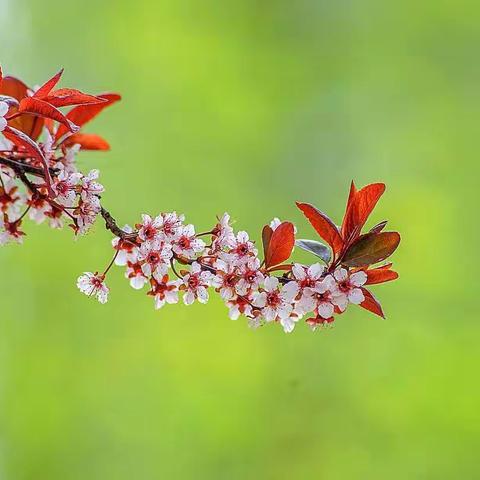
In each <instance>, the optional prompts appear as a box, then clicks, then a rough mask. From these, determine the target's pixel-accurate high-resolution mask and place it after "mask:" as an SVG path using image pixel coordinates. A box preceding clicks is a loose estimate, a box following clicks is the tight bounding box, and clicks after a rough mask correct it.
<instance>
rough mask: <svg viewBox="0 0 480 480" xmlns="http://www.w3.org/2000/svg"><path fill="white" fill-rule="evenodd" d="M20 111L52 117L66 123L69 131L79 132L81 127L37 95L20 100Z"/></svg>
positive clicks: (63, 123)
mask: <svg viewBox="0 0 480 480" xmlns="http://www.w3.org/2000/svg"><path fill="white" fill-rule="evenodd" d="M19 112H26V113H31V114H33V115H39V116H41V117H44V118H51V119H52V120H55V121H56V122H59V123H61V124H62V125H65V126H66V127H67V128H68V130H69V131H71V132H78V130H79V127H78V126H77V125H75V124H74V123H73V122H71V121H70V120H69V119H68V118H67V117H66V116H65V115H64V114H63V113H62V112H61V111H60V110H58V109H56V108H55V107H53V106H52V105H50V104H49V103H47V102H45V101H43V100H40V99H39V98H35V97H27V98H24V99H22V100H21V101H20V107H19Z"/></svg>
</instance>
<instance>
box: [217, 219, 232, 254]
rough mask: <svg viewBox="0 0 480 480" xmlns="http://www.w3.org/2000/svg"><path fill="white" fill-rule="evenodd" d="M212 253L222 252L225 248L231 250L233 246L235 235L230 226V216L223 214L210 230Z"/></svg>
mask: <svg viewBox="0 0 480 480" xmlns="http://www.w3.org/2000/svg"><path fill="white" fill-rule="evenodd" d="M212 236H213V241H212V251H214V252H215V251H219V250H224V249H226V248H233V247H234V245H235V234H234V233H233V228H232V227H231V225H230V215H229V214H228V213H224V214H223V215H222V218H220V219H219V221H218V223H217V224H216V225H215V227H214V229H213V230H212Z"/></svg>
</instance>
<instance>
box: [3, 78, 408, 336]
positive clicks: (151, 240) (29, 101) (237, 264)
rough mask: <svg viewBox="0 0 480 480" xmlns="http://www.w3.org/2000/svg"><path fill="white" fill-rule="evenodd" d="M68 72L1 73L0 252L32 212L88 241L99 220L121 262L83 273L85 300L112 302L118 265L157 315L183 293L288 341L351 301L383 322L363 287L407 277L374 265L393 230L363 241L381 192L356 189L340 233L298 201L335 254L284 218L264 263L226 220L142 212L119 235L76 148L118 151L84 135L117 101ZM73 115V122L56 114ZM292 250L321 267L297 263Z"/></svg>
mask: <svg viewBox="0 0 480 480" xmlns="http://www.w3.org/2000/svg"><path fill="white" fill-rule="evenodd" d="M61 74H62V72H59V73H58V74H57V75H55V76H54V77H52V78H51V79H50V80H48V81H47V82H46V83H45V84H43V85H42V86H41V87H38V88H33V89H30V88H28V87H27V86H26V85H25V84H24V83H23V82H21V81H20V80H18V79H16V78H14V77H3V76H2V72H1V69H0V133H1V134H2V135H0V210H1V214H2V215H1V217H0V244H5V243H8V242H16V243H21V242H22V239H23V237H24V235H25V233H24V232H23V231H22V229H21V224H22V221H23V219H24V218H25V217H26V216H27V215H28V217H29V218H30V219H31V220H33V221H34V222H36V223H42V222H44V221H45V220H48V223H49V225H50V226H51V227H53V228H61V227H62V226H63V224H64V220H68V221H69V226H70V227H71V228H72V229H73V230H74V232H75V234H76V235H80V234H84V233H86V232H87V231H88V230H89V228H90V227H91V226H92V225H93V223H94V222H95V220H96V218H97V217H98V216H99V215H101V216H102V217H103V219H104V221H105V226H106V228H107V229H108V230H110V231H111V232H112V233H113V234H114V236H115V238H114V239H113V240H112V245H113V249H114V255H113V258H112V260H111V262H110V263H109V265H108V266H107V268H106V269H105V270H104V271H103V272H102V273H99V272H95V273H92V272H85V273H84V274H83V275H81V276H80V277H79V278H78V280H77V286H78V288H79V289H80V291H82V292H83V293H85V294H86V295H88V296H94V297H96V298H97V299H98V300H99V301H100V302H101V303H105V302H106V301H107V298H108V294H109V288H108V286H107V285H106V283H105V278H106V275H107V274H108V272H109V271H110V269H111V267H112V266H113V265H114V264H116V265H119V266H123V267H125V276H126V277H127V278H128V280H129V282H130V285H131V286H132V287H133V288H134V289H137V290H140V289H144V288H145V289H146V291H147V294H148V295H149V296H152V297H153V299H154V305H155V308H157V309H159V308H161V307H163V306H164V305H165V304H166V303H177V302H178V301H179V297H180V296H181V298H182V299H183V302H184V303H185V304H186V305H191V304H192V303H194V302H195V301H198V302H200V303H206V302H207V301H208V299H209V292H210V291H211V290H214V291H216V292H217V293H219V295H220V296H221V298H222V299H223V301H224V302H225V304H226V306H227V307H228V309H229V316H230V318H232V319H234V320H236V319H238V318H239V317H240V315H243V316H245V317H246V318H247V319H248V323H249V325H250V326H252V327H258V326H260V325H263V324H265V323H270V322H275V323H278V324H279V325H281V326H282V327H283V329H284V331H285V332H291V331H292V330H293V329H294V327H295V325H296V323H297V322H298V321H299V320H300V319H302V318H303V317H307V318H306V322H307V323H308V324H309V325H310V326H311V327H312V328H314V329H315V328H317V327H319V326H324V325H329V324H331V323H332V322H333V321H334V316H335V315H339V314H342V313H343V312H344V311H345V310H346V308H347V306H348V305H349V304H350V303H352V304H356V305H359V306H361V307H362V308H365V309H367V310H369V311H371V312H373V313H375V314H377V315H379V316H381V317H384V314H383V310H382V308H381V306H380V304H379V302H378V301H377V300H376V299H375V297H374V296H373V294H372V293H371V292H370V291H369V290H367V289H366V286H367V285H371V284H376V283H383V282H387V281H390V280H394V279H396V278H397V277H398V275H397V273H396V272H394V271H393V270H391V263H386V264H382V265H380V266H376V267H375V266H374V265H376V264H379V263H380V262H383V261H384V260H385V259H386V258H388V257H389V256H390V255H391V254H392V253H393V252H394V251H395V249H396V248H397V246H398V243H399V241H400V236H399V235H398V233H397V232H384V231H383V230H384V228H385V225H386V222H381V223H379V224H377V225H375V226H374V227H373V228H372V229H370V230H369V231H368V232H366V233H364V234H362V232H361V231H362V228H363V226H364V225H365V223H366V221H367V219H368V217H369V215H370V213H371V212H372V210H373V208H374V206H375V205H376V203H377V201H378V200H379V198H380V196H381V195H382V194H383V192H384V190H385V185H384V184H382V183H375V184H371V185H367V186H366V187H364V188H362V189H360V190H357V189H356V187H355V185H354V184H353V182H352V185H351V188H350V194H349V198H348V202H347V207H346V211H345V215H344V218H343V222H342V225H341V227H337V226H336V225H335V224H334V223H333V222H332V220H330V218H328V217H327V216H326V215H325V214H324V213H322V212H321V211H319V210H318V209H316V208H315V207H314V206H313V205H310V204H308V203H297V206H298V208H299V209H300V210H301V211H302V213H303V214H304V215H305V217H306V218H307V219H308V221H309V222H310V224H311V225H312V226H313V228H314V229H315V231H316V232H317V233H318V235H319V236H320V237H321V238H322V239H323V240H324V241H325V242H326V244H327V245H328V246H327V245H325V244H323V243H322V242H319V241H317V240H304V239H300V240H298V239H297V240H296V239H295V236H296V228H295V227H294V225H293V224H292V223H291V222H281V221H280V220H279V219H278V218H275V219H274V220H272V222H271V223H270V224H269V225H265V226H264V227H263V230H262V244H263V259H262V258H261V257H260V256H259V251H258V248H257V247H256V245H255V242H253V241H252V240H251V239H250V237H249V235H248V234H247V232H245V231H239V232H237V233H235V232H234V230H233V228H232V226H231V224H230V216H229V215H228V214H226V213H225V214H224V215H223V216H222V217H221V218H218V219H217V223H216V225H215V226H214V227H213V229H211V230H209V231H207V232H203V233H200V234H197V233H196V232H195V228H194V226H193V225H191V224H187V223H185V218H184V216H183V215H177V213H176V212H171V213H162V214H160V215H158V216H156V217H154V218H152V217H151V216H149V215H142V220H141V222H140V223H138V224H135V226H134V228H132V227H130V226H128V225H126V226H125V227H123V229H122V228H119V227H118V226H117V224H116V222H115V220H114V219H113V217H112V216H111V215H110V213H109V212H107V211H106V210H105V209H104V208H103V207H102V205H101V194H103V192H104V188H103V186H102V185H101V184H100V183H98V170H92V171H90V172H89V173H88V174H87V175H84V174H82V173H80V172H79V171H78V170H77V168H76V161H75V157H76V154H77V153H78V152H79V150H107V149H108V148H109V145H108V143H107V142H106V141H105V140H104V139H103V138H101V137H99V136H97V135H93V134H85V133H80V132H79V130H80V127H82V126H83V125H85V124H86V123H87V122H89V121H90V120H91V119H93V118H94V117H95V116H96V115H98V114H99V113H100V112H101V111H102V110H103V109H104V108H105V107H107V106H109V105H111V104H113V103H115V102H116V101H118V100H119V99H120V96H119V95H117V94H101V95H97V96H94V95H89V94H85V93H83V92H80V91H79V90H74V89H55V87H56V84H57V83H58V81H59V80H60V76H61ZM70 106H74V107H73V108H72V109H71V110H70V111H69V112H68V113H66V114H64V113H62V111H61V110H59V108H61V107H70ZM295 245H296V246H298V247H299V248H301V249H303V250H306V251H308V252H309V253H311V254H313V255H315V256H316V257H317V262H315V263H313V264H311V265H303V264H300V263H296V262H292V261H290V260H289V259H290V256H291V254H292V252H293V250H294V246H295ZM320 262H322V263H320Z"/></svg>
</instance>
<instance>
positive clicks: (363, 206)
mask: <svg viewBox="0 0 480 480" xmlns="http://www.w3.org/2000/svg"><path fill="white" fill-rule="evenodd" d="M384 191H385V184H384V183H372V184H370V185H367V186H366V187H363V188H362V189H361V190H359V191H357V192H354V193H353V198H352V200H351V201H350V198H349V202H348V208H347V211H346V213H345V217H344V220H343V225H342V237H343V239H344V240H345V243H347V244H348V243H351V242H353V241H354V240H355V239H356V238H357V237H358V236H359V235H360V232H361V231H362V227H363V226H364V225H365V222H366V221H367V219H368V217H369V215H370V213H372V210H373V209H374V208H375V205H376V204H377V202H378V200H379V199H380V197H381V196H382V194H383V192H384ZM350 197H352V190H350Z"/></svg>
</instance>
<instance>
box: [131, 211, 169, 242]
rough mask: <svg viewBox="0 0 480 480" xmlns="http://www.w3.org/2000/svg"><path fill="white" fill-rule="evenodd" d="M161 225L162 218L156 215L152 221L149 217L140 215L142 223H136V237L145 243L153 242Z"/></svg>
mask: <svg viewBox="0 0 480 480" xmlns="http://www.w3.org/2000/svg"><path fill="white" fill-rule="evenodd" d="M162 225H163V218H162V216H161V215H158V216H157V217H155V218H154V219H152V217H151V216H150V215H147V214H142V223H137V225H136V227H137V229H138V237H139V238H140V240H142V241H144V242H147V241H152V240H154V239H155V238H156V237H157V235H158V232H159V229H160V227H161V226H162Z"/></svg>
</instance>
